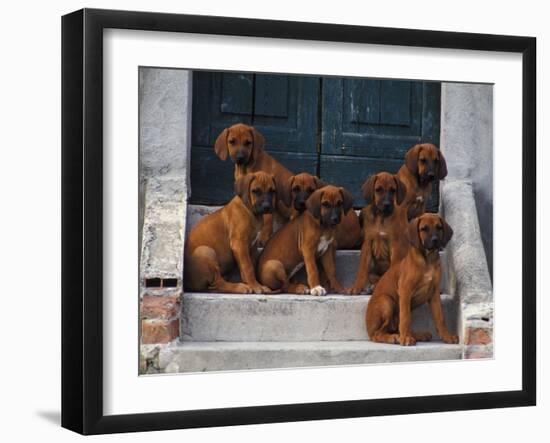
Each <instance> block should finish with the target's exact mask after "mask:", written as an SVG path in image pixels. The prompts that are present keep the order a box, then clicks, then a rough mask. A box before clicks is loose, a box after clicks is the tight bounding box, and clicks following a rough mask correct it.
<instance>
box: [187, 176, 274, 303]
mask: <svg viewBox="0 0 550 443" xmlns="http://www.w3.org/2000/svg"><path fill="white" fill-rule="evenodd" d="M276 190H277V186H276V184H275V179H274V178H273V176H272V175H271V174H267V173H265V172H256V173H253V174H246V175H243V176H240V177H239V178H238V179H237V181H236V182H235V193H236V194H237V195H236V196H235V197H234V198H233V199H232V200H231V201H230V202H229V203H228V204H226V205H225V206H224V207H222V208H220V209H218V210H217V211H215V212H213V213H212V214H209V215H207V216H206V217H204V218H203V219H202V220H201V221H200V222H199V223H197V225H196V226H194V227H193V229H192V230H191V232H190V233H189V236H188V238H187V241H186V242H185V284H186V286H187V288H188V289H189V290H191V291H209V292H236V293H244V294H247V293H252V292H254V293H256V294H259V293H263V292H270V290H269V288H267V287H265V286H262V285H261V284H260V283H258V281H257V280H256V275H255V272H254V265H253V260H252V257H251V250H252V249H253V248H254V247H255V246H256V243H257V240H258V237H259V233H260V229H261V227H262V217H263V215H264V214H269V213H271V212H272V211H273V208H274V207H275V203H276ZM235 263H236V264H237V266H238V267H239V271H240V273H241V279H242V283H232V282H229V281H226V280H225V279H224V277H223V276H224V275H225V274H227V273H228V272H230V271H231V270H232V269H233V268H234V265H235Z"/></svg>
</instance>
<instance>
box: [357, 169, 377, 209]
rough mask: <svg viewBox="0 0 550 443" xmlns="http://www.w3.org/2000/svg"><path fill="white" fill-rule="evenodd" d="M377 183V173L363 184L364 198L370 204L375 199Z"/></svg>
mask: <svg viewBox="0 0 550 443" xmlns="http://www.w3.org/2000/svg"><path fill="white" fill-rule="evenodd" d="M375 183H376V175H371V176H370V177H369V178H368V180H367V181H366V182H365V183H363V186H361V192H362V193H363V198H364V199H365V201H366V202H367V204H369V203H370V202H372V201H373V200H374V184H375Z"/></svg>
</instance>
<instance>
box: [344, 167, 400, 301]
mask: <svg viewBox="0 0 550 443" xmlns="http://www.w3.org/2000/svg"><path fill="white" fill-rule="evenodd" d="M361 191H362V192H363V197H364V198H365V201H366V202H367V204H368V206H366V207H364V208H363V209H362V210H361V215H360V218H361V224H362V227H363V244H362V246H361V258H360V260H359V267H358V269H357V277H356V278H355V283H354V284H353V286H352V287H351V288H350V289H349V291H348V293H349V294H360V293H361V292H362V291H363V289H364V288H365V285H366V284H367V283H370V284H372V285H375V284H376V283H377V282H378V280H379V279H380V277H381V276H382V275H383V274H384V273H385V272H386V271H387V270H388V269H389V267H390V265H391V264H392V263H393V262H394V261H397V260H400V259H401V258H403V257H404V255H405V253H406V252H407V248H408V242H407V240H406V239H404V236H403V232H405V230H406V227H407V219H406V216H405V213H404V211H398V210H396V206H397V205H400V204H401V203H402V202H403V199H404V198H405V194H406V192H407V189H406V187H405V185H404V184H403V183H402V182H401V180H399V178H398V177H397V176H396V175H393V174H390V173H388V172H380V173H378V174H376V175H373V176H371V177H370V178H369V179H368V180H367V181H365V183H364V184H363V186H362V187H361Z"/></svg>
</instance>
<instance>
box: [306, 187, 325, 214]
mask: <svg viewBox="0 0 550 443" xmlns="http://www.w3.org/2000/svg"><path fill="white" fill-rule="evenodd" d="M322 197H323V191H322V190H321V189H317V190H316V191H315V192H314V193H313V194H311V195H310V196H309V198H308V199H307V201H306V208H307V210H308V211H309V212H310V213H311V214H312V215H313V216H314V217H315V218H316V219H318V220H319V219H320V218H321V198H322Z"/></svg>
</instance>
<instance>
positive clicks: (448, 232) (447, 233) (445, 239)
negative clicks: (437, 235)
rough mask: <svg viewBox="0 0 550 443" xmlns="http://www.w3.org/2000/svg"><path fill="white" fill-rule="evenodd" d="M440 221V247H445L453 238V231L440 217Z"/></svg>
mask: <svg viewBox="0 0 550 443" xmlns="http://www.w3.org/2000/svg"><path fill="white" fill-rule="evenodd" d="M439 218H440V220H441V225H442V226H443V239H442V240H441V243H442V246H443V247H445V246H447V243H449V240H450V239H451V237H452V236H453V229H452V228H451V227H450V226H449V224H448V223H447V222H446V221H445V220H443V219H442V218H441V217H439Z"/></svg>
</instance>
